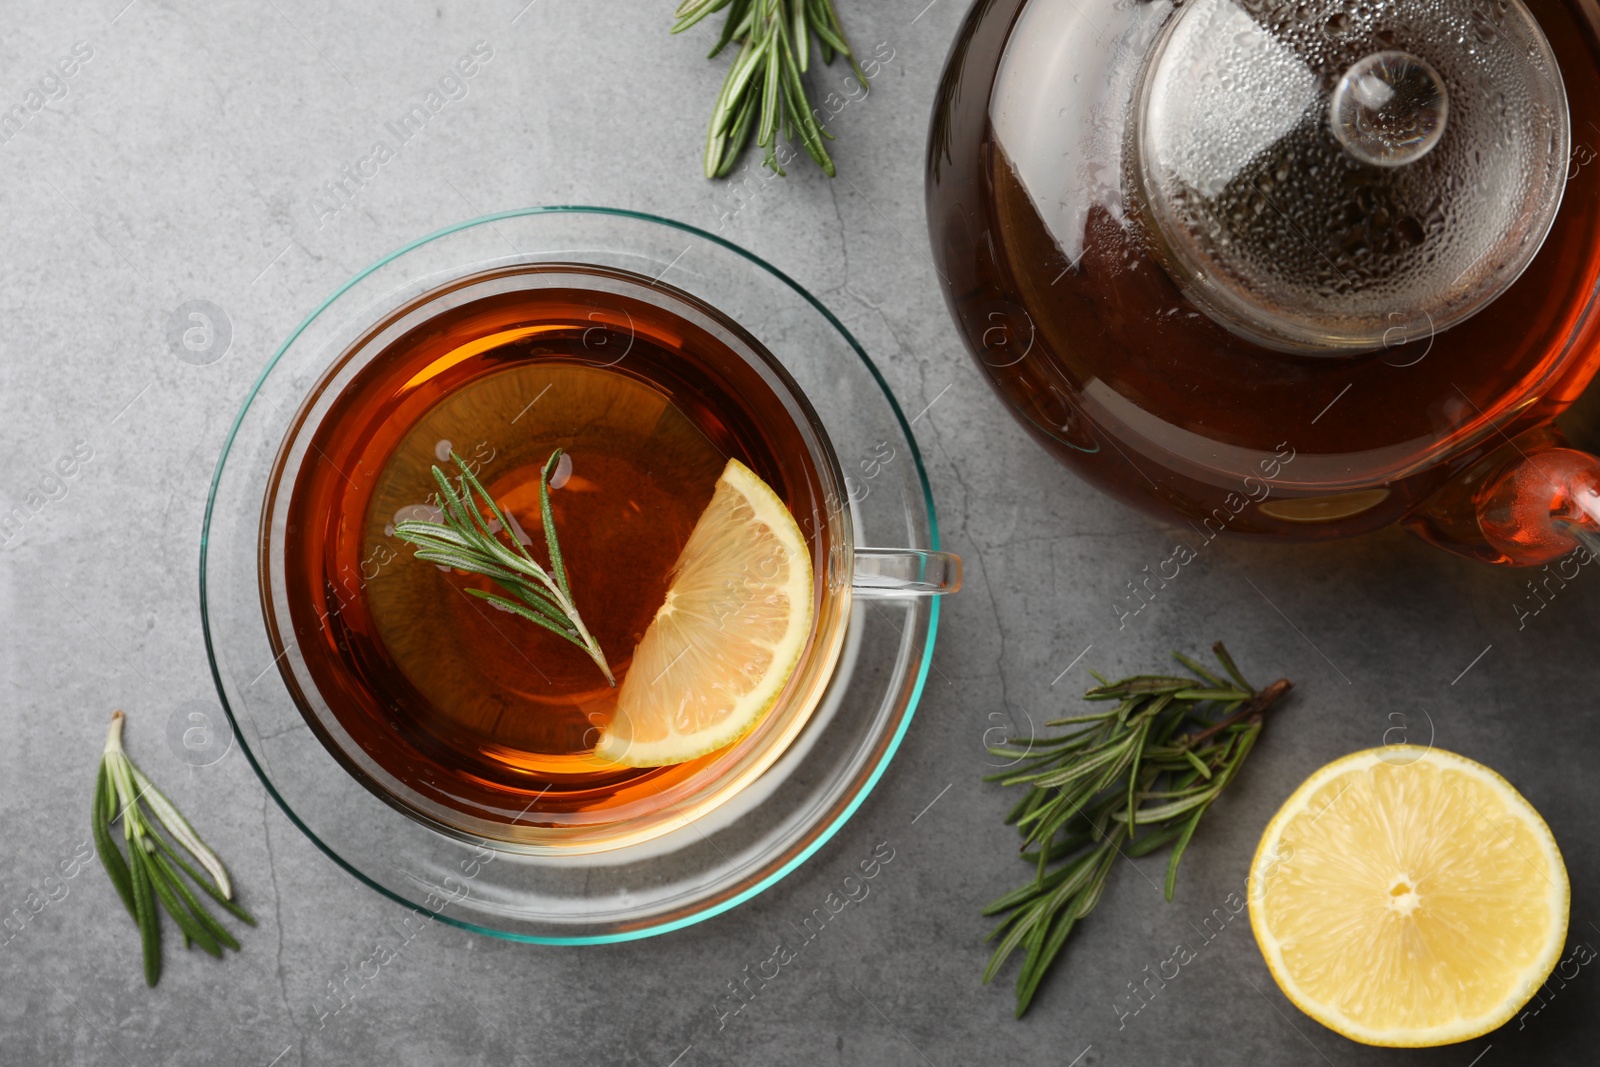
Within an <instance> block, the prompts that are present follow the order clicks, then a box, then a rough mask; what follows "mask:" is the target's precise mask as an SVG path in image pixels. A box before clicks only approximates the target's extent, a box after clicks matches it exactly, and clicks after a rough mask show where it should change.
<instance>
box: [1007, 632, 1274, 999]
mask: <svg viewBox="0 0 1600 1067" xmlns="http://www.w3.org/2000/svg"><path fill="white" fill-rule="evenodd" d="M1212 649H1213V651H1214V652H1215V653H1216V656H1217V660H1218V661H1219V662H1220V663H1221V665H1222V669H1223V671H1224V672H1225V673H1226V674H1227V678H1228V679H1229V680H1224V679H1223V678H1222V677H1221V676H1220V675H1219V674H1217V673H1215V672H1213V671H1210V670H1207V669H1206V668H1205V667H1203V666H1201V665H1200V664H1199V663H1196V662H1195V661H1194V660H1192V659H1190V658H1189V657H1187V656H1185V655H1182V654H1181V653H1176V652H1175V653H1173V657H1174V658H1175V659H1176V660H1177V661H1178V662H1179V663H1181V664H1183V666H1184V667H1186V668H1188V670H1190V671H1191V672H1193V677H1184V676H1181V675H1179V676H1168V675H1154V674H1141V675H1135V676H1134V677H1131V678H1124V679H1122V680H1121V681H1120V682H1107V681H1106V680H1105V679H1104V678H1101V677H1100V675H1098V674H1096V675H1095V678H1096V679H1098V680H1099V681H1100V683H1101V684H1100V685H1098V686H1096V687H1095V688H1093V689H1090V690H1089V691H1088V692H1087V693H1085V694H1084V699H1085V700H1091V701H1097V702H1115V703H1114V704H1113V705H1112V706H1111V707H1109V708H1107V709H1106V710H1105V711H1098V712H1092V713H1090V714H1086V715H1075V716H1072V717H1071V718H1066V719H1057V720H1055V721H1053V722H1050V723H1047V724H1046V725H1049V726H1072V727H1074V728H1075V729H1073V730H1071V731H1069V732H1068V733H1066V734H1064V735H1061V736H1058V737H1049V738H1033V739H1030V740H1028V741H1024V742H1013V743H1010V744H1005V745H996V746H994V747H991V748H990V749H989V751H990V753H992V754H993V755H996V756H1001V757H1005V758H1008V759H1012V760H1014V762H1013V763H1012V764H1011V765H1010V766H1009V767H1007V769H1006V770H1004V771H1002V772H1000V773H998V774H991V775H988V776H987V777H985V779H984V780H985V781H999V782H1000V783H1001V784H1003V785H1021V786H1025V787H1026V789H1027V792H1026V793H1025V794H1024V795H1023V797H1022V799H1021V801H1019V802H1018V803H1017V806H1016V807H1014V808H1012V809H1011V814H1010V815H1008V816H1007V817H1006V822H1007V823H1008V824H1009V823H1015V824H1016V826H1017V829H1018V830H1019V831H1020V832H1021V833H1022V858H1023V859H1024V860H1026V861H1028V862H1029V863H1031V864H1033V865H1034V876H1033V879H1032V880H1031V881H1029V882H1028V883H1027V884H1026V885H1023V886H1021V887H1020V888H1018V889H1016V890H1014V891H1012V892H1010V893H1007V894H1006V895H1005V896H1003V897H1001V898H1000V899H998V900H996V901H994V902H993V903H991V904H990V905H989V906H988V907H986V908H984V909H983V914H985V915H999V914H1003V913H1009V914H1006V918H1005V919H1004V920H1003V921H1002V922H1001V923H1000V925H999V926H997V927H995V929H994V930H993V931H992V932H991V933H990V934H989V937H988V938H987V940H991V941H992V940H994V939H995V938H999V939H1000V943H999V945H998V946H997V947H996V948H995V951H994V955H993V956H992V957H991V958H990V960H989V966H988V968H987V969H986V970H985V971H984V972H983V981H984V983H985V984H987V983H988V982H989V981H990V980H991V979H993V978H994V976H995V975H996V974H997V973H999V971H1000V968H1001V966H1002V965H1003V964H1004V963H1005V962H1006V960H1007V958H1009V957H1010V955H1011V954H1012V952H1014V951H1016V950H1017V949H1018V948H1021V949H1022V950H1023V953H1024V957H1025V958H1024V959H1023V963H1022V970H1021V972H1020V973H1018V975H1017V1015H1018V1016H1019V1017H1020V1016H1021V1015H1022V1014H1023V1012H1025V1011H1027V1010H1028V1004H1029V1003H1030V1002H1031V1001H1032V1000H1033V994H1034V992H1035V990H1037V989H1038V987H1039V982H1040V980H1041V979H1042V978H1043V977H1044V974H1045V972H1046V971H1047V970H1048V969H1049V967H1050V965H1051V963H1052V962H1053V961H1054V960H1055V958H1056V956H1057V954H1058V953H1060V951H1061V946H1062V945H1063V944H1065V943H1066V940H1067V935H1068V934H1070V933H1071V932H1072V928H1073V927H1074V926H1075V925H1076V924H1077V923H1078V921H1079V920H1080V919H1082V918H1083V917H1084V916H1085V915H1088V914H1089V913H1090V912H1091V911H1093V910H1094V908H1095V905H1096V904H1098V903H1099V902H1100V895H1101V894H1102V893H1103V892H1104V891H1105V887H1106V878H1107V876H1108V875H1109V874H1110V873H1111V866H1112V864H1113V863H1114V862H1115V860H1116V859H1117V857H1118V856H1119V855H1124V856H1143V855H1147V854H1149V853H1151V852H1155V851H1156V850H1157V849H1160V848H1165V847H1167V846H1169V845H1170V846H1172V854H1171V856H1170V858H1169V859H1168V860H1167V877H1166V890H1165V892H1166V898H1167V900H1169V901H1170V900H1171V899H1172V891H1173V887H1174V885H1175V884H1176V881H1177V877H1178V861H1179V860H1180V859H1182V858H1183V853H1184V850H1185V849H1187V848H1188V847H1189V842H1190V840H1192V839H1193V837H1194V832H1195V828H1196V827H1197V826H1199V825H1200V818H1201V816H1203V815H1204V814H1205V813H1206V810H1207V809H1208V808H1209V807H1210V806H1211V802H1212V801H1214V800H1215V799H1216V798H1217V796H1218V795H1219V794H1220V793H1221V792H1222V791H1223V790H1224V789H1226V788H1227V786H1228V783H1230V782H1232V781H1233V779H1234V777H1235V776H1236V775H1237V774H1238V773H1239V768H1240V767H1242V766H1243V765H1244V761H1245V757H1247V756H1249V755H1250V749H1251V748H1252V747H1253V746H1254V745H1255V743H1256V738H1257V737H1258V736H1260V733H1261V720H1262V716H1263V715H1264V713H1265V712H1266V710H1267V708H1268V707H1270V706H1271V705H1272V704H1273V702H1274V701H1276V700H1277V699H1278V698H1279V697H1281V696H1283V694H1284V693H1286V692H1288V691H1289V689H1290V687H1291V685H1292V683H1291V682H1289V681H1288V680H1287V679H1279V680H1278V681H1276V682H1273V683H1272V684H1271V685H1269V686H1267V687H1266V688H1265V689H1261V690H1256V689H1255V688H1253V687H1252V686H1251V685H1250V683H1248V682H1246V681H1245V680H1244V676H1243V675H1241V674H1240V673H1239V668H1238V667H1237V666H1236V665H1235V664H1234V662H1233V657H1232V656H1230V655H1229V654H1228V650H1227V649H1226V648H1224V647H1223V644H1222V642H1221V641H1218V642H1217V643H1216V644H1215V645H1214V646H1212ZM1030 849H1031V851H1030ZM1053 864H1054V865H1055V866H1052V865H1053Z"/></svg>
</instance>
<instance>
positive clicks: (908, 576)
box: [850, 548, 961, 600]
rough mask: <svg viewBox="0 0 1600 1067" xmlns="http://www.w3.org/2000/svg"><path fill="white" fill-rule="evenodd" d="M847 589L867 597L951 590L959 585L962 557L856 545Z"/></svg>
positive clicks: (892, 597)
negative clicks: (849, 584)
mask: <svg viewBox="0 0 1600 1067" xmlns="http://www.w3.org/2000/svg"><path fill="white" fill-rule="evenodd" d="M850 588H851V592H852V593H853V595H855V596H858V597H865V598H867V599H869V600H903V599H906V598H908V597H924V596H938V595H940V594H943V593H954V592H955V591H956V590H958V589H960V588H961V557H960V556H958V555H956V554H955V553H953V552H924V551H922V550H921V549H915V548H857V549H856V550H855V580H854V581H853V582H852V583H851V587H850Z"/></svg>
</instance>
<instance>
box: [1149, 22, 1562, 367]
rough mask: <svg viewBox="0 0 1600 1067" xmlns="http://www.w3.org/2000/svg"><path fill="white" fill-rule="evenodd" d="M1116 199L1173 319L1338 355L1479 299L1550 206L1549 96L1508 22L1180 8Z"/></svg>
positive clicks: (1398, 335) (1516, 269)
mask: <svg viewBox="0 0 1600 1067" xmlns="http://www.w3.org/2000/svg"><path fill="white" fill-rule="evenodd" d="M1132 118H1133V128H1132V131H1131V132H1132V136H1131V138H1130V140H1129V142H1128V143H1129V158H1128V166H1129V187H1130V193H1131V199H1132V201H1133V203H1132V204H1131V207H1132V209H1133V211H1134V212H1135V213H1136V214H1138V215H1139V216H1141V217H1142V218H1143V219H1144V221H1145V224H1146V229H1147V232H1148V233H1149V234H1150V236H1151V237H1152V239H1153V241H1154V243H1155V244H1156V246H1157V248H1156V251H1157V253H1158V254H1159V255H1160V257H1161V258H1162V259H1163V260H1164V262H1165V263H1166V265H1167V268H1168V270H1169V271H1170V272H1171V273H1172V275H1173V277H1174V279H1175V280H1176V281H1177V282H1178V284H1179V285H1180V286H1181V287H1182V288H1183V289H1184V290H1185V291H1186V292H1187V293H1188V295H1189V296H1190V298H1191V299H1193V300H1194V301H1195V303H1196V304H1197V305H1199V307H1200V308H1201V309H1202V310H1204V311H1205V312H1206V313H1207V314H1208V315H1210V316H1211V317H1212V318H1213V319H1215V320H1217V321H1218V322H1220V323H1221V324H1222V325H1224V326H1225V327H1227V328H1228V329H1230V330H1232V331H1234V332H1235V333H1237V334H1240V335H1242V336H1244V337H1246V338H1248V339H1250V340H1252V341H1255V342H1257V343H1259V344H1263V345H1265V346H1267V347H1269V348H1274V349H1277V350H1280V351H1286V352H1298V353H1309V354H1318V353H1320V354H1338V353H1348V352H1357V351H1363V350H1372V349H1377V348H1381V347H1384V346H1392V345H1394V344H1400V343H1404V342H1406V341H1410V340H1413V339H1416V338H1420V337H1425V336H1427V335H1429V334H1431V333H1433V332H1435V331H1439V330H1443V329H1446V328H1447V327H1449V326H1452V325H1454V324H1456V323H1459V322H1461V321H1462V320H1463V319H1466V318H1467V317H1469V316H1470V315H1472V314H1474V313H1476V312H1477V311H1479V310H1481V309H1482V308H1483V307H1485V306H1486V305H1487V304H1488V303H1489V302H1491V301H1492V300H1494V299H1495V297H1497V296H1499V295H1500V293H1502V292H1503V291H1504V290H1505V289H1506V288H1507V287H1508V286H1510V285H1511V283H1512V282H1513V281H1515V280H1516V278H1517V276H1518V275H1519V274H1521V272H1522V270H1523V268H1525V267H1526V266H1527V265H1528V263H1529V262H1530V261H1531V260H1532V259H1533V256H1534V254H1535V253H1536V252H1537V251H1538V250H1539V246H1540V244H1541V243H1542V242H1543V241H1544V238H1545V235H1546V233H1548V231H1549V228H1550V225H1551V223H1552V222H1553V221H1554V219H1555V215H1556V210H1557V208H1559V207H1560V204H1561V194H1562V190H1563V188H1564V187H1565V177H1566V168H1567V156H1568V153H1569V139H1570V129H1569V119H1568V115H1567V99H1566V90H1565V88H1564V86H1563V84H1562V79H1561V72H1560V70H1559V68H1558V67H1557V65H1556V59H1555V56H1554V54H1553V53H1552V52H1551V49H1550V45H1549V43H1548V42H1547V41H1546V40H1545V36H1544V33H1543V32H1542V31H1541V30H1540V28H1539V25H1538V23H1537V22H1536V21H1535V20H1534V18H1533V16H1532V15H1531V14H1530V13H1529V12H1528V10H1527V8H1525V7H1524V6H1523V5H1522V3H1521V2H1520V0H1475V2H1473V3H1466V2H1463V0H1310V2H1305V0H1187V2H1185V3H1183V4H1182V6H1181V7H1179V8H1178V10H1177V11H1176V12H1175V13H1174V14H1173V15H1172V17H1171V18H1170V19H1169V20H1168V22H1167V25H1166V26H1165V28H1164V30H1163V32H1162V35H1161V38H1160V39H1159V40H1158V41H1157V42H1156V44H1155V47H1154V48H1153V49H1152V50H1151V52H1150V53H1149V56H1148V59H1147V61H1146V64H1145V67H1144V71H1143V74H1142V78H1141V84H1140V87H1139V91H1138V93H1137V97H1136V99H1135V101H1134V107H1133V116H1132Z"/></svg>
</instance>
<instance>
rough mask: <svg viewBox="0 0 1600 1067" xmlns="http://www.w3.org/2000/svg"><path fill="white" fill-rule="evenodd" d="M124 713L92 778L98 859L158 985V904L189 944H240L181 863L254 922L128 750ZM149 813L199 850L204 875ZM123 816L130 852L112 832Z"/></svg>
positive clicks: (193, 851) (208, 947)
mask: <svg viewBox="0 0 1600 1067" xmlns="http://www.w3.org/2000/svg"><path fill="white" fill-rule="evenodd" d="M123 718H124V716H123V714H122V712H121V711H116V712H113V713H112V715H111V728H110V730H109V731H108V732H107V734H106V747H105V752H104V753H103V754H102V755H101V757H100V772H99V775H98V777H97V778H96V780H95V789H94V812H93V816H92V818H91V827H92V829H93V832H94V847H95V851H96V852H98V853H99V854H100V862H101V864H102V865H104V867H105V869H106V874H108V875H110V877H111V884H112V885H114V886H115V887H116V889H117V895H118V896H120V897H121V898H122V903H123V905H124V906H126V907H127V909H128V914H129V915H131V916H133V920H134V922H135V923H137V924H138V926H139V936H140V939H141V940H142V941H143V943H144V980H145V982H146V983H147V984H149V985H155V984H156V982H157V981H158V980H159V979H160V978H161V925H160V922H161V916H160V913H159V912H158V911H157V905H159V906H160V908H161V909H164V910H165V911H166V913H167V914H168V915H170V916H172V920H173V921H174V922H176V923H177V924H178V929H179V930H181V931H182V932H183V943H184V945H185V946H188V945H191V944H194V945H199V946H200V947H201V948H202V949H204V950H205V951H206V952H208V953H210V954H211V955H213V956H218V957H220V956H221V955H222V950H223V948H225V947H226V948H231V949H233V950H234V951H235V952H237V951H238V950H239V942H238V941H236V940H234V937H233V935H232V934H230V933H228V931H227V930H226V929H225V928H224V927H223V925H222V924H221V923H219V922H218V921H217V920H216V919H214V918H212V916H211V913H210V912H209V911H207V910H206V909H205V907H204V906H203V905H202V904H201V903H200V901H199V899H198V898H197V897H196V896H195V895H194V893H193V892H192V891H191V890H190V889H189V885H188V883H187V882H185V881H184V879H183V878H181V877H179V873H178V872H179V871H182V872H183V873H184V874H186V875H188V876H189V880H190V881H192V882H194V884H195V885H197V886H199V887H200V888H201V889H203V890H204V891H205V892H206V894H207V895H208V896H210V897H211V898H212V899H213V900H215V901H216V902H217V903H218V904H221V905H222V906H223V907H224V908H226V909H227V910H228V911H229V912H231V913H232V914H233V915H234V916H235V917H237V918H238V919H240V920H241V921H243V922H246V923H249V924H250V925H251V926H254V925H255V924H256V921H255V919H254V918H252V917H251V915H250V913H249V912H247V911H245V910H244V909H243V908H241V907H240V906H239V905H237V904H235V903H234V902H233V884H232V883H231V882H230V881H229V880H228V871H227V869H226V868H225V867H223V866H222V861H221V860H219V859H217V856H216V853H214V852H212V851H211V849H209V848H207V847H206V843H205V842H204V841H202V840H200V835H199V834H197V833H195V832H194V828H193V827H192V826H190V825H189V823H188V822H187V821H185V820H184V817H183V816H182V815H180V814H179V813H178V809H177V808H176V807H174V806H173V804H172V801H170V800H168V799H167V798H166V797H165V796H164V795H162V792H161V790H159V789H157V788H156V787H155V786H154V785H152V784H150V779H148V778H146V777H145V776H144V773H143V772H142V771H140V770H139V768H138V767H136V766H134V764H133V761H132V760H131V759H129V758H128V754H127V753H126V752H125V751H123V748H122V720H123ZM141 803H142V805H143V806H141ZM151 816H154V817H155V820H156V822H159V823H160V824H161V826H162V827H163V828H165V829H166V831H167V834H168V835H170V836H171V838H172V840H173V841H175V842H177V843H178V844H179V845H182V846H183V848H184V850H185V851H187V852H188V853H189V855H191V856H192V857H194V860H195V862H196V863H197V864H199V866H200V868H201V870H204V871H205V872H206V873H205V874H204V875H202V874H201V873H200V872H199V871H196V870H195V869H194V868H193V867H191V866H190V865H189V864H188V863H187V862H186V861H185V860H184V859H183V857H182V856H180V855H179V854H178V852H177V850H176V849H174V848H173V847H172V845H171V844H169V843H168V842H167V840H166V838H164V837H162V835H161V834H159V833H158V832H157V831H156V822H152V821H151ZM118 819H121V820H122V837H123V840H124V841H125V842H126V843H127V846H128V856H127V858H126V859H124V858H123V855H122V852H121V850H120V849H118V848H117V845H116V842H115V841H113V840H112V838H111V825H112V824H113V823H115V822H116V821H117V820H118ZM208 876H209V877H208Z"/></svg>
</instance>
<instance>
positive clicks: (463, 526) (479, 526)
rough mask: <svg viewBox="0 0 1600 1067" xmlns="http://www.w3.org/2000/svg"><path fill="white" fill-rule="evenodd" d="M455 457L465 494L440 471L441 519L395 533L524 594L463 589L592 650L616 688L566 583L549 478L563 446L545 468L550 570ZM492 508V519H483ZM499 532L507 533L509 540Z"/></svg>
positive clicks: (543, 508) (444, 561) (430, 557)
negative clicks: (551, 502)
mask: <svg viewBox="0 0 1600 1067" xmlns="http://www.w3.org/2000/svg"><path fill="white" fill-rule="evenodd" d="M450 458H451V459H452V460H454V461H455V465H456V467H457V469H459V470H460V471H461V478H460V483H461V488H460V491H459V492H457V490H456V487H455V486H454V485H452V484H451V482H450V479H449V478H448V477H447V476H446V475H445V473H444V471H442V470H440V469H439V468H438V467H434V468H433V480H434V481H435V482H437V483H438V484H439V499H440V502H441V504H442V507H441V509H440V510H441V512H442V515H441V521H439V522H424V521H416V520H408V521H406V522H402V523H398V524H397V525H396V526H395V528H394V532H395V536H397V537H399V538H400V539H401V540H404V541H408V542H410V543H411V544H413V545H415V546H416V557H417V558H418V559H422V560H427V561H428V562H430V563H437V564H441V565H443V566H446V567H454V568H455V569H456V570H462V571H470V572H471V573H473V574H481V575H484V576H485V577H487V578H489V579H491V580H493V581H494V582H495V584H497V585H498V586H500V588H501V589H504V590H505V591H506V592H508V593H510V594H511V595H512V596H514V597H516V598H517V599H516V600H515V601H513V600H508V599H506V598H505V597H503V596H497V595H496V594H494V593H490V592H487V591H485V590H482V589H467V590H464V592H465V593H466V594H467V595H468V596H475V597H481V598H482V599H484V600H487V601H489V603H491V604H494V605H495V606H496V607H500V608H504V609H505V610H506V611H509V612H511V613H512V614H513V615H520V616H522V617H523V618H524V619H527V620H528V621H529V622H534V623H537V624H539V625H540V626H543V627H544V628H545V629H546V630H549V631H550V632H551V633H553V634H557V635H559V636H561V637H564V638H566V639H567V640H568V641H571V642H572V643H573V644H575V645H577V646H578V647H579V648H581V649H583V650H584V651H585V652H587V653H588V654H589V658H590V659H592V660H594V662H595V666H597V667H599V668H600V670H601V671H602V672H604V674H605V676H606V681H608V682H610V683H611V684H612V685H613V686H615V685H616V684H617V680H616V678H615V677H613V676H612V674H611V665H610V664H608V663H607V662H606V655H605V653H604V652H602V651H601V650H600V642H598V641H596V640H595V639H594V635H592V634H591V633H589V630H588V628H587V627H585V626H584V625H583V617H582V616H580V615H579V614H578V609H577V606H576V605H574V604H573V602H572V586H571V584H570V583H569V581H568V580H567V567H566V564H565V563H563V562H562V560H561V543H560V541H558V540H557V539H556V523H555V516H554V515H552V514H551V511H550V476H551V475H552V474H553V473H555V469H556V464H557V463H559V462H561V449H559V448H558V449H556V450H555V451H554V452H552V453H550V458H549V459H548V460H546V461H545V465H544V468H543V469H542V470H541V471H540V472H539V517H540V521H541V523H542V524H543V526H544V543H545V548H546V549H548V550H549V553H550V570H549V571H546V570H545V569H544V568H543V567H541V566H540V565H539V563H538V561H537V560H535V559H534V558H533V555H532V554H531V553H530V552H529V551H528V550H527V548H526V547H524V545H523V544H522V542H521V541H519V540H518V539H517V538H516V536H515V535H514V533H513V527H512V526H511V524H510V523H509V522H507V521H506V517H505V515H504V514H503V513H502V512H501V510H500V505H498V504H496V503H495V501H494V498H493V497H492V496H490V495H489V491H488V490H487V489H485V488H484V487H483V486H482V485H481V484H480V483H479V482H478V479H477V478H476V477H474V476H473V473H472V471H471V470H470V469H469V468H468V467H467V464H466V463H465V461H463V460H462V458H461V457H460V456H458V455H456V454H455V453H454V452H451V453H450ZM485 510H487V511H488V513H489V516H490V517H489V518H485V517H484V511H485ZM500 534H504V535H505V538H506V539H505V540H504V541H502V540H501V539H500V537H499V536H498V535H500ZM508 543H509V547H507V545H508ZM519 601H520V603H519Z"/></svg>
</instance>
